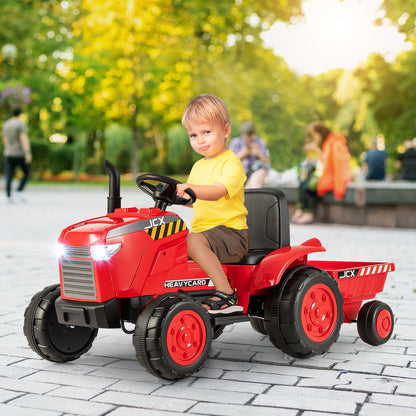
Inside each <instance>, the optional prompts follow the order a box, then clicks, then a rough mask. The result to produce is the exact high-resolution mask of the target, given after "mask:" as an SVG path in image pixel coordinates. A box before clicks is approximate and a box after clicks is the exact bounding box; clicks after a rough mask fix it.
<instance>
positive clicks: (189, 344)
mask: <svg viewBox="0 0 416 416" xmlns="http://www.w3.org/2000/svg"><path fill="white" fill-rule="evenodd" d="M212 337H213V329H212V325H211V321H210V318H209V314H208V312H207V311H206V310H205V309H204V308H203V307H202V305H201V304H200V303H199V302H197V301H195V300H194V299H192V298H191V297H189V296H187V295H183V294H177V293H171V294H165V295H162V296H159V297H157V298H156V299H154V300H153V301H152V302H150V304H148V305H147V307H146V309H145V310H144V311H143V312H142V313H141V314H140V315H139V317H138V318H137V322H136V329H135V332H134V335H133V345H134V347H135V349H136V356H137V359H138V361H139V362H140V363H141V364H142V365H143V366H144V367H145V368H146V369H147V370H148V371H149V372H150V373H151V374H154V375H156V376H157V377H160V378H164V379H167V380H174V379H180V378H183V377H186V376H189V375H191V374H192V373H194V372H195V371H197V370H199V369H200V368H201V367H202V365H203V364H204V362H205V360H206V359H207V358H208V354H209V351H210V347H211V341H212Z"/></svg>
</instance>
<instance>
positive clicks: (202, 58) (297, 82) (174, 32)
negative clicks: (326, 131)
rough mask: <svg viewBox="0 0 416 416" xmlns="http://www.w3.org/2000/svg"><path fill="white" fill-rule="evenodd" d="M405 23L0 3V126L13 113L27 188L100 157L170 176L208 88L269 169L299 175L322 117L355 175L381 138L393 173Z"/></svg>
mask: <svg viewBox="0 0 416 416" xmlns="http://www.w3.org/2000/svg"><path fill="white" fill-rule="evenodd" d="M415 22H416V3H415V2H414V1H413V0H384V1H383V0H362V1H360V0H343V1H341V0H303V1H302V0H292V1H287V0H222V1H209V0H146V1H139V0H124V1H121V2H120V1H118V0H62V1H61V0H48V1H46V0H45V1H43V0H2V1H1V4H0V128H1V124H2V123H3V122H4V121H5V120H6V119H7V118H9V117H10V116H11V110H12V108H13V107H14V106H16V105H21V106H22V107H23V110H24V116H25V121H26V122H27V124H28V129H29V137H30V140H31V144H32V153H33V164H32V178H33V179H35V180H43V181H45V180H51V179H59V180H71V181H79V180H85V179H88V178H90V179H92V178H96V177H99V176H100V175H102V174H103V161H104V159H109V160H110V161H111V162H112V163H114V164H116V165H117V166H118V168H119V169H120V171H121V172H122V173H123V174H125V175H127V177H133V178H134V177H135V176H136V175H137V173H138V172H141V171H152V172H157V173H162V174H168V175H181V174H186V173H187V172H189V170H190V168H191V166H192V164H193V162H194V161H195V160H196V159H198V155H196V154H194V153H193V152H192V150H191V147H190V146H189V143H188V137H187V134H186V132H185V130H184V129H183V128H182V126H181V124H180V119H181V115H182V112H183V110H184V108H185V106H186V104H187V103H188V102H189V101H190V100H191V99H192V98H193V97H195V96H196V95H198V94H201V93H212V94H215V95H218V96H220V97H221V98H222V99H223V100H224V101H225V103H226V104H227V106H228V108H229V111H230V115H231V119H232V137H235V136H238V135H239V126H240V124H241V122H243V121H245V120H252V121H253V122H254V123H255V125H256V127H257V132H258V135H259V136H260V137H261V138H263V139H264V140H265V141H266V142H267V145H268V147H269V151H270V157H271V162H272V167H273V169H274V170H275V171H278V172H284V171H286V170H289V169H297V167H298V165H299V163H300V161H301V160H302V159H303V158H304V152H303V150H302V148H303V143H304V140H305V126H306V125H307V124H308V123H310V122H311V121H314V120H323V121H325V122H326V123H327V124H328V125H330V126H331V128H333V129H336V130H340V131H341V132H342V133H343V134H344V135H345V136H346V137H347V140H348V147H349V150H350V152H351V155H352V157H353V159H352V163H353V165H354V166H353V167H356V168H357V171H359V169H360V166H361V164H362V154H363V153H364V152H366V151H367V150H368V148H369V146H370V142H371V138H372V137H374V136H377V137H379V138H380V139H381V142H382V143H384V144H383V146H385V149H386V151H387V152H388V155H389V160H390V163H389V167H388V174H389V175H390V176H391V177H392V178H394V175H395V164H394V161H395V159H396V156H397V154H398V153H400V152H403V150H404V146H403V143H404V142H405V140H406V139H412V138H414V137H415V136H416V105H415V104H416V48H415V39H416V23H415ZM1 146H2V145H1V144H0V151H2V149H1ZM2 163H3V162H2V161H0V172H1V171H2Z"/></svg>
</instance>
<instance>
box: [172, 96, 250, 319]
mask: <svg viewBox="0 0 416 416" xmlns="http://www.w3.org/2000/svg"><path fill="white" fill-rule="evenodd" d="M182 124H183V126H184V127H185V129H186V130H187V132H188V135H189V139H190V142H191V146H192V148H193V149H194V150H195V152H197V153H199V154H200V155H202V156H204V157H203V158H202V159H200V160H198V161H197V162H196V163H195V164H194V166H193V167H192V170H191V173H190V174H189V178H188V183H184V184H180V185H178V186H177V193H178V195H179V196H180V197H183V196H184V191H185V189H187V188H191V189H192V190H193V191H194V192H195V194H196V197H197V200H196V201H195V203H194V205H193V207H194V214H195V216H194V218H193V219H192V221H191V233H190V234H189V235H188V255H189V257H191V258H192V260H194V261H195V262H196V263H197V264H198V265H199V267H201V269H202V270H203V271H204V272H205V273H206V274H207V275H208V276H209V277H210V278H211V280H212V281H213V283H214V285H215V289H216V291H215V292H214V294H213V296H212V297H211V298H209V299H206V300H204V301H203V302H202V304H203V306H204V307H205V308H206V309H207V310H208V312H209V313H214V314H215V313H233V312H238V311H242V310H243V308H242V307H241V306H238V305H237V295H236V291H235V289H234V290H233V288H231V286H230V284H229V282H228V279H227V277H226V275H225V273H224V270H223V268H222V266H221V263H236V262H238V261H239V260H240V259H241V258H242V257H244V256H245V255H246V254H247V252H248V248H249V234H248V229H247V221H246V216H247V210H246V208H245V206H244V182H245V180H246V175H245V174H244V169H243V166H242V164H241V161H240V160H239V159H238V157H237V156H236V155H235V153H233V152H232V151H231V150H228V149H227V146H226V140H227V138H228V137H229V135H230V133H231V126H230V116H229V114H228V110H227V107H226V106H225V104H224V102H223V101H222V100H221V99H219V98H218V97H216V96H214V95H209V94H205V95H200V96H198V97H196V98H195V99H194V100H192V101H191V102H190V103H189V104H188V106H187V107H186V109H185V111H184V113H183V116H182Z"/></svg>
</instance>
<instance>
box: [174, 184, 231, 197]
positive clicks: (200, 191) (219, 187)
mask: <svg viewBox="0 0 416 416" xmlns="http://www.w3.org/2000/svg"><path fill="white" fill-rule="evenodd" d="M188 188H191V189H192V190H193V191H194V192H195V195H196V197H197V199H202V200H204V201H218V200H219V199H220V198H222V197H223V196H225V195H227V193H228V191H227V188H226V187H225V186H224V185H223V184H222V183H219V182H215V183H214V184H213V185H193V184H190V183H180V184H178V185H176V192H177V194H178V196H179V197H181V198H182V197H183V196H184V194H185V189H188Z"/></svg>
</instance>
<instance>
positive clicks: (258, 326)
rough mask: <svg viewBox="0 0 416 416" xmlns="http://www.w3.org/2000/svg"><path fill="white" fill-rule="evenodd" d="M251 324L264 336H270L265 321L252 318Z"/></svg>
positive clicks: (255, 317)
mask: <svg viewBox="0 0 416 416" xmlns="http://www.w3.org/2000/svg"><path fill="white" fill-rule="evenodd" d="M250 324H251V326H252V328H253V329H254V330H255V331H256V332H258V333H259V334H262V335H268V334H269V333H268V332H267V329H266V327H265V325H264V319H261V318H258V317H257V316H250Z"/></svg>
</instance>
